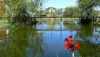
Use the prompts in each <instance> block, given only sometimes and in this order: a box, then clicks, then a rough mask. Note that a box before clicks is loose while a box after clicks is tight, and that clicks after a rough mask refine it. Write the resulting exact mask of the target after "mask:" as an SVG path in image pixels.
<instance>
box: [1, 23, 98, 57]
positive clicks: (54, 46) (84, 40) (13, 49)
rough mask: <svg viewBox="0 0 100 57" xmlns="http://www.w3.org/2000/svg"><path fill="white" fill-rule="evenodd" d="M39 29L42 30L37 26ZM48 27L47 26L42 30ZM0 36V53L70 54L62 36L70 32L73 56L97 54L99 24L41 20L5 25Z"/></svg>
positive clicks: (13, 56) (23, 56) (21, 56)
mask: <svg viewBox="0 0 100 57" xmlns="http://www.w3.org/2000/svg"><path fill="white" fill-rule="evenodd" d="M38 29H43V30H38ZM45 29H48V30H45ZM9 30H10V31H9V34H7V35H6V36H5V35H4V36H3V37H0V38H3V40H0V57H72V52H69V51H67V50H65V49H64V47H63V46H64V44H65V42H64V39H65V38H66V37H68V36H70V35H72V36H73V38H72V40H77V41H79V42H80V43H79V45H80V50H78V51H77V52H75V57H78V56H82V57H93V56H94V57H100V56H99V54H100V46H99V45H100V27H97V26H93V25H80V24H63V22H57V23H48V22H45V23H42V24H38V25H36V27H32V26H21V27H14V28H12V29H9Z"/></svg>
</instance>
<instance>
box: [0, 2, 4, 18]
mask: <svg viewBox="0 0 100 57" xmlns="http://www.w3.org/2000/svg"><path fill="white" fill-rule="evenodd" d="M4 6H5V2H4V1H0V17H3V16H5V7H4Z"/></svg>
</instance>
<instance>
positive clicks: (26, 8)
mask: <svg viewBox="0 0 100 57" xmlns="http://www.w3.org/2000/svg"><path fill="white" fill-rule="evenodd" d="M43 1H44V0H5V2H6V7H7V13H8V14H9V15H10V16H9V17H16V18H14V19H13V21H12V22H14V23H15V22H20V23H31V21H32V19H30V18H29V17H31V16H34V15H35V13H36V12H37V10H38V9H39V5H40V3H42V2H43Z"/></svg>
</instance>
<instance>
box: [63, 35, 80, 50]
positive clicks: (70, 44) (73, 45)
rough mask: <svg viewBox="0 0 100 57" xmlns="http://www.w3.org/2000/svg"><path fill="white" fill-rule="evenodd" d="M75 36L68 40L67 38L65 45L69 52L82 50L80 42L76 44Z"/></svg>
mask: <svg viewBox="0 0 100 57" xmlns="http://www.w3.org/2000/svg"><path fill="white" fill-rule="evenodd" d="M72 37H73V36H69V37H68V38H65V41H66V44H65V45H64V48H65V49H69V50H72V51H74V50H76V49H80V46H79V43H78V42H74V41H73V40H72Z"/></svg>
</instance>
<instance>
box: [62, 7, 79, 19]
mask: <svg viewBox="0 0 100 57" xmlns="http://www.w3.org/2000/svg"><path fill="white" fill-rule="evenodd" d="M63 16H64V17H79V8H78V7H67V8H65V11H64V12H63Z"/></svg>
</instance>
